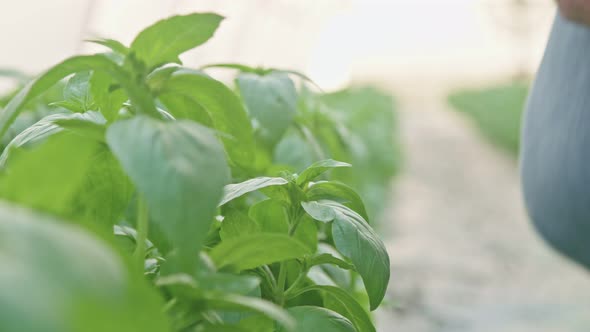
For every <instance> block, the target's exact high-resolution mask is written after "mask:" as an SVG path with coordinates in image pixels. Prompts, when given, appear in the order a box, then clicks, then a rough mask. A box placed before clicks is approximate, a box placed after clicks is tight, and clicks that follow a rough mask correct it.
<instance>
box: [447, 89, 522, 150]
mask: <svg viewBox="0 0 590 332" xmlns="http://www.w3.org/2000/svg"><path fill="white" fill-rule="evenodd" d="M528 89H529V83H527V82H525V81H514V82H510V83H508V84H501V85H497V86H492V87H486V88H481V89H467V90H462V91H457V92H455V93H453V94H451V95H450V96H449V103H450V104H451V105H452V106H453V107H455V108H456V109H457V110H458V111H460V112H461V113H463V114H465V115H466V116H467V117H468V118H469V119H470V120H471V121H473V123H474V124H475V125H476V126H477V128H478V129H479V130H480V131H481V133H482V134H483V135H484V137H486V138H487V139H488V140H489V141H490V142H491V143H492V144H494V145H496V146H498V147H499V148H501V149H503V150H505V151H507V152H508V153H510V154H511V155H513V156H515V157H516V156H517V155H518V150H519V146H520V128H521V123H522V114H523V110H524V106H525V102H526V97H527V94H528Z"/></svg>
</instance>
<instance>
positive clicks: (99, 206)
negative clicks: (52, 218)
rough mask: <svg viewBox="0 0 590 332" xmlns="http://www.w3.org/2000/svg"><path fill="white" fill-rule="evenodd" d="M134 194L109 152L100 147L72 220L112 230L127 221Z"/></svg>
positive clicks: (80, 189) (79, 191) (78, 192)
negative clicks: (125, 215) (124, 220)
mask: <svg viewBox="0 0 590 332" xmlns="http://www.w3.org/2000/svg"><path fill="white" fill-rule="evenodd" d="M134 190H135V189H134V187H133V184H132V183H131V181H130V180H129V178H128V177H127V175H126V174H125V172H124V171H123V169H122V168H121V165H120V164H119V162H118V160H117V159H116V158H115V156H114V155H113V154H112V152H111V151H110V150H109V148H108V147H107V146H106V145H105V144H99V145H98V147H97V148H96V149H95V150H94V153H93V154H92V156H91V157H90V164H89V165H88V166H87V167H86V170H85V177H84V180H83V181H82V183H81V184H80V186H79V187H78V189H77V190H76V193H75V195H74V196H73V198H72V200H71V202H70V204H69V209H68V216H70V217H71V218H72V219H74V220H78V221H82V222H86V223H89V224H92V225H100V226H102V227H103V229H111V228H112V227H113V225H115V224H116V223H118V222H120V221H121V219H122V218H123V216H124V214H125V211H126V209H127V207H128V205H129V202H130V201H131V197H132V195H133V193H134Z"/></svg>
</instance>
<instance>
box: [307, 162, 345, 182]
mask: <svg viewBox="0 0 590 332" xmlns="http://www.w3.org/2000/svg"><path fill="white" fill-rule="evenodd" d="M338 167H351V165H350V164H348V163H343V162H341V161H336V160H332V159H326V160H322V161H318V162H317V163H315V164H313V165H311V166H309V167H308V168H307V169H305V170H304V171H303V172H301V174H299V177H297V184H298V185H303V184H305V183H307V182H309V181H312V180H313V179H315V178H317V177H318V176H320V175H321V174H322V173H324V172H327V171H329V170H331V169H333V168H338Z"/></svg>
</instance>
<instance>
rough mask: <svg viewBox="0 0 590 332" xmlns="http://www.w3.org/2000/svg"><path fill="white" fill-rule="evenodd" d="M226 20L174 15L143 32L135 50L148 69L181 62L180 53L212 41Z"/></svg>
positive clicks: (211, 17) (137, 40)
mask: <svg viewBox="0 0 590 332" xmlns="http://www.w3.org/2000/svg"><path fill="white" fill-rule="evenodd" d="M222 19H223V17H221V16H219V15H217V14H210V13H205V14H190V15H184V16H180V15H179V16H172V17H170V18H167V19H164V20H161V21H158V22H156V23H155V24H153V25H152V26H150V27H148V28H146V29H145V30H143V31H142V32H140V33H139V34H138V35H137V37H136V38H135V40H133V42H132V43H131V51H133V52H135V54H136V56H137V58H138V59H140V60H142V61H143V62H144V63H145V64H146V66H147V67H148V68H152V67H155V66H158V65H161V64H164V63H169V62H178V56H179V55H180V54H182V53H184V52H186V51H188V50H190V49H192V48H195V47H197V46H199V45H201V44H203V43H205V42H206V41H207V40H209V38H211V37H212V36H213V33H214V32H215V30H217V27H218V26H219V23H221V20H222Z"/></svg>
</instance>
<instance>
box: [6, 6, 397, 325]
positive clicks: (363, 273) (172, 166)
mask: <svg viewBox="0 0 590 332" xmlns="http://www.w3.org/2000/svg"><path fill="white" fill-rule="evenodd" d="M221 21H222V17H220V16H218V15H216V14H191V15H185V16H174V17H171V18H169V19H166V20H162V21H159V22H157V23H156V24H154V25H152V26H150V27H148V28H147V29H145V30H143V31H142V32H141V33H139V34H138V36H137V37H136V38H135V40H134V41H133V42H132V43H131V45H130V46H126V45H123V44H122V43H120V42H117V41H115V40H110V39H101V40H95V41H94V42H95V43H99V44H101V45H103V46H105V47H106V48H107V49H108V52H106V53H100V54H94V55H83V56H75V57H72V58H69V59H67V60H65V61H63V62H62V63H60V64H58V65H56V66H54V67H53V68H51V69H49V70H48V71H47V72H45V73H44V74H42V75H41V76H39V77H38V78H36V79H35V80H31V81H29V82H28V83H26V84H25V85H24V86H23V87H22V88H20V89H18V90H17V91H15V92H14V93H12V94H10V95H9V96H7V97H6V98H3V99H2V100H1V101H0V102H1V103H2V105H1V106H2V110H1V112H0V137H2V154H1V155H0V198H1V199H2V200H3V202H2V203H0V262H1V264H2V268H1V269H0V281H1V282H0V308H1V309H2V310H0V330H7V331H16V330H18V331H44V332H46V331H59V332H63V331H126V332H127V331H144V332H147V331H158V332H160V331H261V332H270V331H326V332H330V331H359V332H366V331H375V328H374V325H373V323H372V319H371V315H370V311H372V310H374V309H376V308H377V307H378V306H379V305H380V303H381V302H382V300H383V298H384V296H385V292H386V289H387V285H388V281H389V257H388V255H387V252H386V250H385V247H384V244H383V242H382V241H381V240H380V238H379V236H378V235H377V234H376V233H375V231H374V230H373V224H372V223H373V220H376V219H378V218H379V215H380V213H381V211H382V210H383V208H384V206H385V205H386V203H387V191H388V190H387V188H388V184H389V182H390V180H391V178H392V176H393V175H394V174H395V172H396V169H397V165H398V164H397V163H398V160H397V156H398V153H397V149H396V148H395V143H394V137H393V134H394V124H395V119H394V118H393V112H392V109H393V107H394V105H393V102H392V99H391V98H390V97H389V96H387V95H385V94H383V93H381V92H379V91H378V90H375V89H372V88H354V89H347V90H343V91H340V92H337V93H331V94H324V93H322V92H321V91H320V89H319V88H317V87H316V86H314V84H313V83H312V82H310V81H309V79H308V78H307V77H305V76H304V75H303V74H301V73H298V72H294V71H288V70H279V69H262V68H252V67H248V66H244V65H238V64H217V65H212V66H207V67H204V68H201V69H199V70H195V69H190V68H186V67H183V66H182V64H181V61H180V60H179V58H178V56H179V55H180V54H181V53H183V52H185V51H188V50H189V49H192V48H194V47H197V46H199V45H201V44H203V43H205V42H206V41H207V40H208V39H209V38H211V37H212V36H213V34H214V32H215V31H216V29H217V27H218V25H219V24H220V22H221ZM217 70H231V71H233V72H235V73H236V75H235V80H234V84H233V85H232V86H231V87H228V86H227V85H226V84H224V83H222V82H220V81H218V80H216V79H214V78H213V77H212V76H211V73H212V72H213V71H217ZM0 74H4V75H12V76H16V77H17V78H18V79H20V80H22V81H23V82H26V81H27V78H26V77H20V76H19V75H16V73H13V72H3V73H0ZM336 160H338V161H336ZM351 164H352V165H354V167H352V168H351V167H350V166H351ZM364 202H366V203H367V205H365V203H364Z"/></svg>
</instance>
